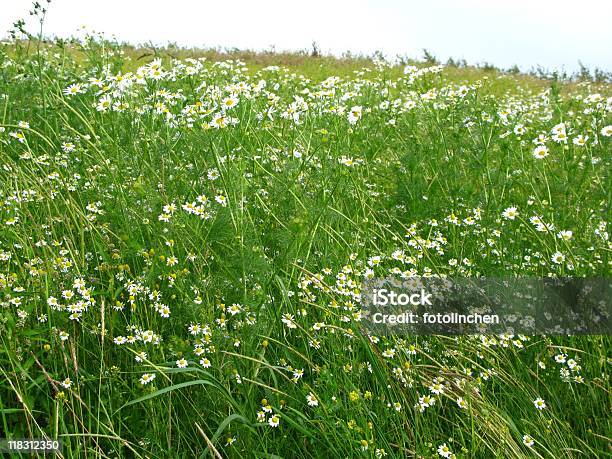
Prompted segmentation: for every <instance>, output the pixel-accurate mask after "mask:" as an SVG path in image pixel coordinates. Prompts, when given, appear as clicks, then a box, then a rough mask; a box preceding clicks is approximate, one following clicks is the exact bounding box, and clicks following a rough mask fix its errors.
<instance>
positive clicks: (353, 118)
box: [347, 105, 363, 124]
mask: <svg viewBox="0 0 612 459" xmlns="http://www.w3.org/2000/svg"><path fill="white" fill-rule="evenodd" d="M362 113H363V108H362V107H361V106H360V105H355V106H354V107H352V108H351V109H350V110H349V112H348V116H347V119H348V122H349V123H350V124H357V121H359V120H360V119H361V116H362Z"/></svg>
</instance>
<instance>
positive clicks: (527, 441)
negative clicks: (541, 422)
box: [523, 435, 535, 448]
mask: <svg viewBox="0 0 612 459" xmlns="http://www.w3.org/2000/svg"><path fill="white" fill-rule="evenodd" d="M523 445H525V446H527V447H529V448H531V447H532V446H533V445H535V440H534V439H533V437H532V436H531V435H523Z"/></svg>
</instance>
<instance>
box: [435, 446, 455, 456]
mask: <svg viewBox="0 0 612 459" xmlns="http://www.w3.org/2000/svg"><path fill="white" fill-rule="evenodd" d="M438 455H440V456H441V457H444V458H450V457H451V456H452V455H453V452H452V451H451V449H450V448H449V447H448V446H447V445H446V443H442V444H441V445H440V446H438Z"/></svg>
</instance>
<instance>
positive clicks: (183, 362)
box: [176, 359, 189, 368]
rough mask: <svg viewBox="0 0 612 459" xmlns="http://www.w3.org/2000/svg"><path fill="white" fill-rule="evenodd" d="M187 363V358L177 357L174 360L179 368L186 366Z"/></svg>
mask: <svg viewBox="0 0 612 459" xmlns="http://www.w3.org/2000/svg"><path fill="white" fill-rule="evenodd" d="M188 365H189V362H187V360H185V359H178V360H177V361H176V366H177V367H179V368H187V366H188Z"/></svg>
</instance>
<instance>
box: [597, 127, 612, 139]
mask: <svg viewBox="0 0 612 459" xmlns="http://www.w3.org/2000/svg"><path fill="white" fill-rule="evenodd" d="M599 132H600V134H601V135H602V136H604V137H610V136H612V124H611V125H608V126H605V127H603V128H601V131H599Z"/></svg>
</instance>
